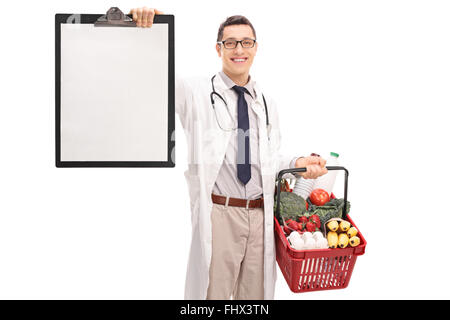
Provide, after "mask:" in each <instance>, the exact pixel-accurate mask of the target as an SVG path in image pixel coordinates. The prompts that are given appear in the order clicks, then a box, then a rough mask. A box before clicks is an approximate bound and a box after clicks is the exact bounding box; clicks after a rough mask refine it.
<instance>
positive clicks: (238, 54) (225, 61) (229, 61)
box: [216, 24, 258, 76]
mask: <svg viewBox="0 0 450 320" xmlns="http://www.w3.org/2000/svg"><path fill="white" fill-rule="evenodd" d="M244 39H255V36H254V35H253V31H252V28H250V26H248V25H246V24H238V25H231V26H226V27H225V28H224V29H223V37H222V40H244ZM257 48H258V43H255V45H254V47H253V48H243V47H242V45H241V44H240V43H238V44H237V47H236V48H234V49H226V48H225V47H224V45H223V44H220V45H219V44H216V50H217V53H218V55H219V57H221V58H222V68H223V70H224V71H225V72H226V73H228V74H229V75H233V76H239V75H245V74H248V73H249V72H250V67H251V66H252V64H253V58H254V57H255V54H256V50H257ZM242 58H243V59H244V61H239V60H236V59H242Z"/></svg>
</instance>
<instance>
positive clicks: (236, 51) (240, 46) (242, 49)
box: [234, 42, 244, 54]
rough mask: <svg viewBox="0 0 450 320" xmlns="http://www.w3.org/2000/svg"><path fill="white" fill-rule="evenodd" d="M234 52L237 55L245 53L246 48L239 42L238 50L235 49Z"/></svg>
mask: <svg viewBox="0 0 450 320" xmlns="http://www.w3.org/2000/svg"><path fill="white" fill-rule="evenodd" d="M234 52H235V53H236V54H240V53H242V52H244V47H243V46H242V43H240V42H239V43H238V44H237V46H236V48H234Z"/></svg>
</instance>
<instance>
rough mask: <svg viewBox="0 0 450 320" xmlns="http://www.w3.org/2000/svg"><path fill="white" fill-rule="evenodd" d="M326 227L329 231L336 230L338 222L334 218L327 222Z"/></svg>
mask: <svg viewBox="0 0 450 320" xmlns="http://www.w3.org/2000/svg"><path fill="white" fill-rule="evenodd" d="M327 227H328V229H330V230H331V231H337V229H338V228H339V223H338V222H337V221H336V220H333V221H330V222H328V224H327Z"/></svg>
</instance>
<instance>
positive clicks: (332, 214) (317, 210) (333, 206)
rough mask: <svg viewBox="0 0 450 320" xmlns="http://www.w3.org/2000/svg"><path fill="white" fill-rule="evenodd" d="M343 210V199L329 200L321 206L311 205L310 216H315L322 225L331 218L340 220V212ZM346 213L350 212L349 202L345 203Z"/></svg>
mask: <svg viewBox="0 0 450 320" xmlns="http://www.w3.org/2000/svg"><path fill="white" fill-rule="evenodd" d="M343 209H344V199H331V200H330V201H328V202H327V203H326V204H325V205H323V206H315V205H311V206H310V208H309V213H310V214H317V215H318V216H319V218H320V222H321V224H322V225H325V222H327V221H328V220H330V219H331V218H342V210H343ZM346 211H347V213H348V212H349V211H350V202H349V201H347V208H346Z"/></svg>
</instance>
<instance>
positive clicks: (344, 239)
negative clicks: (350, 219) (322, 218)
mask: <svg viewBox="0 0 450 320" xmlns="http://www.w3.org/2000/svg"><path fill="white" fill-rule="evenodd" d="M338 245H339V248H341V249H344V248H345V247H347V245H348V236H347V234H346V233H341V234H340V235H339V239H338Z"/></svg>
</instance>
